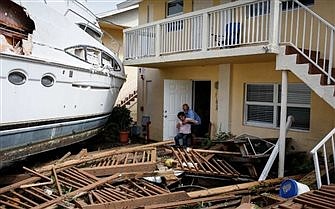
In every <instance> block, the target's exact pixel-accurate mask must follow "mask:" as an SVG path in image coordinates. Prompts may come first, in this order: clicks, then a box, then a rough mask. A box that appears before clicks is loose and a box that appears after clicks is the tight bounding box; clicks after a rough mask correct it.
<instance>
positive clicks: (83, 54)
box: [65, 46, 121, 71]
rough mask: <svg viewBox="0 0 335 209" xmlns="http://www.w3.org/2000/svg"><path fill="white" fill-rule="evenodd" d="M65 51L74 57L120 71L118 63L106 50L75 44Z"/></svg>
mask: <svg viewBox="0 0 335 209" xmlns="http://www.w3.org/2000/svg"><path fill="white" fill-rule="evenodd" d="M65 51H66V52H67V53H69V54H71V55H73V56H75V57H76V58H79V59H81V60H83V61H86V62H88V63H90V64H93V65H97V66H101V67H103V68H107V69H112V70H114V71H121V67H120V65H119V63H118V62H117V61H116V60H115V59H114V58H113V57H112V56H111V55H110V54H108V53H107V52H105V51H102V50H101V49H97V48H93V47H88V46H75V47H71V48H68V49H65Z"/></svg>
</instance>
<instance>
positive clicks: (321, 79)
mask: <svg viewBox="0 0 335 209" xmlns="http://www.w3.org/2000/svg"><path fill="white" fill-rule="evenodd" d="M333 72H334V71H333ZM333 77H334V76H333ZM320 84H321V85H322V86H325V85H334V84H335V82H334V81H330V84H327V76H326V75H324V74H322V75H321V78H320Z"/></svg>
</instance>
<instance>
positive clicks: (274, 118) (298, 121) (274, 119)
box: [244, 83, 311, 130]
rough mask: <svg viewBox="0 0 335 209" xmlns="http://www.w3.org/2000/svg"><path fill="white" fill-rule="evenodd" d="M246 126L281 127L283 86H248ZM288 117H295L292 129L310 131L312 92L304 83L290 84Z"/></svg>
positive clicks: (246, 93) (245, 113)
mask: <svg viewBox="0 0 335 209" xmlns="http://www.w3.org/2000/svg"><path fill="white" fill-rule="evenodd" d="M245 88H246V89H245V90H246V91H245V111H244V124H246V125H255V126H260V127H269V128H277V127H279V125H280V108H281V106H280V105H281V104H280V102H281V86H280V85H279V84H246V86H245ZM287 91H288V92H287V115H292V116H293V117H294V122H293V123H292V125H291V128H293V129H298V130H309V129H310V108H311V107H310V106H311V105H310V104H311V101H310V100H311V90H310V89H309V88H308V87H307V86H306V85H305V84H302V83H294V84H293V83H290V84H288V90H287Z"/></svg>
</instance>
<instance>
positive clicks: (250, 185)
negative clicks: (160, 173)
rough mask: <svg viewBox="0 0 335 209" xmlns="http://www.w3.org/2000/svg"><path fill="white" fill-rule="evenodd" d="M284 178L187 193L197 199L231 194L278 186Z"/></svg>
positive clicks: (294, 177)
mask: <svg viewBox="0 0 335 209" xmlns="http://www.w3.org/2000/svg"><path fill="white" fill-rule="evenodd" d="M299 177H300V176H291V177H289V178H292V179H297V178H299ZM286 178H287V177H285V178H276V179H268V180H264V181H253V182H248V183H242V184H235V185H230V186H224V187H216V188H212V189H207V190H200V191H195V192H189V193H187V194H188V195H189V196H190V197H191V198H199V197H206V196H212V195H218V194H224V193H227V192H233V191H239V190H243V189H252V188H253V187H256V186H260V187H261V186H271V185H274V184H279V183H281V182H282V181H283V180H284V179H286Z"/></svg>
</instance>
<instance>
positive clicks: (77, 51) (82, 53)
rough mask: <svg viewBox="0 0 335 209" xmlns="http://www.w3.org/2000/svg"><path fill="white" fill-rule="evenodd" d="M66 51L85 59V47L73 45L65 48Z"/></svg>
mask: <svg viewBox="0 0 335 209" xmlns="http://www.w3.org/2000/svg"><path fill="white" fill-rule="evenodd" d="M66 52H67V53H70V54H71V55H74V56H75V57H77V58H79V59H81V60H85V48H84V47H74V48H69V49H66Z"/></svg>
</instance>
